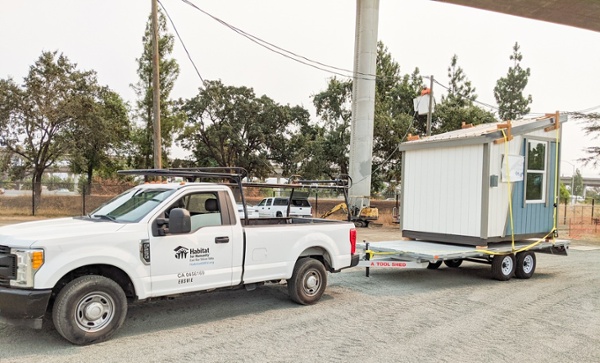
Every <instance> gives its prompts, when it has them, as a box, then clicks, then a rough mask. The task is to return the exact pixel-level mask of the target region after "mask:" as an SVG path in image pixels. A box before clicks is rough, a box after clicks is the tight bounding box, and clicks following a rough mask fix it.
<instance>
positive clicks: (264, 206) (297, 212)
mask: <svg viewBox="0 0 600 363" xmlns="http://www.w3.org/2000/svg"><path fill="white" fill-rule="evenodd" d="M288 203H289V198H285V197H273V198H265V199H263V200H261V201H260V203H258V204H257V205H256V209H257V210H258V214H259V216H260V217H262V218H272V217H284V216H287V210H288ZM290 217H312V206H311V205H310V202H309V201H308V199H306V197H298V198H292V205H291V206H290Z"/></svg>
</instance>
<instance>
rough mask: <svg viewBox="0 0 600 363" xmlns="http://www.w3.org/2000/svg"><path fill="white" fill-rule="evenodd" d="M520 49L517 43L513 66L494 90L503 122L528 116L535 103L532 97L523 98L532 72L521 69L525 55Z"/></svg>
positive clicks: (512, 56)
mask: <svg viewBox="0 0 600 363" xmlns="http://www.w3.org/2000/svg"><path fill="white" fill-rule="evenodd" d="M519 49H520V47H519V43H515V45H514V46H513V53H512V54H511V55H510V60H511V61H513V65H512V66H511V67H509V68H508V73H507V75H506V77H501V78H500V79H499V80H498V81H497V82H496V87H495V88H494V97H495V98H496V102H497V103H498V116H499V117H500V119H501V120H516V119H518V118H519V117H521V116H523V115H526V114H528V113H529V111H530V108H529V104H531V102H533V100H532V98H531V95H528V96H527V97H525V96H523V91H524V90H525V87H526V86H527V82H528V81H529V76H530V75H531V71H530V69H529V68H527V69H523V68H522V67H521V61H522V60H523V55H522V54H521V52H520V51H519Z"/></svg>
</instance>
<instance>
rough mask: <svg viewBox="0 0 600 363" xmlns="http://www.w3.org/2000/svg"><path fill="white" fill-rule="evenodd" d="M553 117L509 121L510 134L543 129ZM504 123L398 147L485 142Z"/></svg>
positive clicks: (563, 118) (494, 136)
mask: <svg viewBox="0 0 600 363" xmlns="http://www.w3.org/2000/svg"><path fill="white" fill-rule="evenodd" d="M554 118H555V117H554V115H552V116H544V117H539V118H532V119H523V120H516V121H511V124H512V132H511V133H512V135H523V134H526V133H529V132H532V131H536V130H540V129H544V128H546V127H548V126H551V125H553V124H554V123H555V121H554ZM566 121H567V117H566V115H565V116H562V115H561V116H560V122H561V123H563V122H566ZM505 123H506V121H503V122H493V123H487V124H480V125H476V126H473V127H469V128H464V129H460V130H455V131H450V132H445V133H443V134H439V135H433V136H429V137H424V138H422V139H418V140H413V141H406V142H403V143H401V144H400V146H399V148H398V149H399V150H400V151H405V150H418V149H430V148H439V147H451V146H461V145H477V144H485V143H488V142H492V141H493V140H496V139H499V138H502V137H503V134H502V130H500V129H499V128H498V125H500V124H505Z"/></svg>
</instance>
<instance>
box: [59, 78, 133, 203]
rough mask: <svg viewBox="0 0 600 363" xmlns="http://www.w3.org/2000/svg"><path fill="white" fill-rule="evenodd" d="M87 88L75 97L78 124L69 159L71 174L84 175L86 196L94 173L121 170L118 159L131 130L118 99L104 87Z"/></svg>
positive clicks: (108, 172) (125, 110)
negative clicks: (76, 100) (77, 97)
mask: <svg viewBox="0 0 600 363" xmlns="http://www.w3.org/2000/svg"><path fill="white" fill-rule="evenodd" d="M89 86H90V87H89V89H88V90H87V91H86V92H83V93H82V94H81V95H79V101H78V103H79V112H78V113H79V117H78V119H79V122H77V123H76V124H75V125H74V127H73V130H72V135H71V136H72V139H73V145H74V148H73V150H72V152H71V153H70V157H69V159H70V162H71V168H72V169H73V171H74V172H75V173H78V174H80V173H85V174H86V180H87V183H88V185H87V191H88V192H89V191H90V190H91V183H92V180H93V174H94V171H95V170H98V171H101V172H102V171H103V174H105V175H110V174H112V173H114V172H115V171H116V170H117V169H120V168H123V166H124V165H122V164H121V162H122V158H121V157H119V156H120V155H122V153H123V150H124V149H125V145H126V143H127V141H128V140H129V135H130V128H131V127H130V126H131V125H130V121H129V116H128V109H127V105H126V104H125V102H124V101H123V99H122V98H121V96H119V95H118V94H117V93H115V92H114V91H111V90H110V89H109V88H108V87H100V86H98V85H97V84H92V85H89Z"/></svg>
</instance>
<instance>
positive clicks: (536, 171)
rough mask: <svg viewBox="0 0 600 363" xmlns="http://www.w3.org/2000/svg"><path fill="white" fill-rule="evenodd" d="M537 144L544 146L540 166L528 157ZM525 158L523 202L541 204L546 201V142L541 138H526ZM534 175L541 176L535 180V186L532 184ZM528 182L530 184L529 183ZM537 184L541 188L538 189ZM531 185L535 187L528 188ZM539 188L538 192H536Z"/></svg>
mask: <svg viewBox="0 0 600 363" xmlns="http://www.w3.org/2000/svg"><path fill="white" fill-rule="evenodd" d="M538 145H543V146H544V155H543V158H542V161H543V165H541V168H540V166H539V165H537V164H538V163H532V160H531V159H530V156H531V157H533V155H530V152H531V150H533V149H534V148H537V146H538ZM526 146H527V147H526V149H525V150H526V158H525V160H526V161H527V167H526V172H525V183H524V188H525V193H524V194H525V203H526V204H542V203H546V199H547V197H546V194H547V185H546V184H547V181H548V142H547V141H541V140H526ZM534 177H541V180H539V181H538V182H535V186H534V185H533V183H534V179H533V178H534ZM530 182H531V183H532V184H530ZM538 186H539V188H541V190H539V188H537V187H538ZM532 187H536V188H535V189H530V188H532ZM530 190H531V191H530ZM538 190H539V193H538ZM533 192H535V194H534V196H532V194H533ZM538 194H539V196H540V197H539V198H538Z"/></svg>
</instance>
